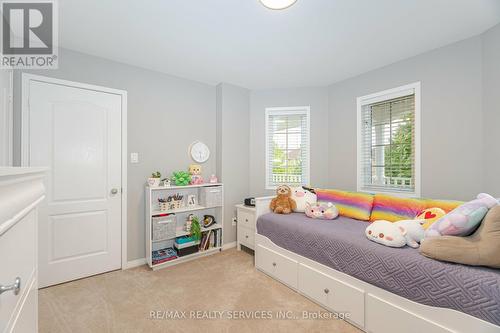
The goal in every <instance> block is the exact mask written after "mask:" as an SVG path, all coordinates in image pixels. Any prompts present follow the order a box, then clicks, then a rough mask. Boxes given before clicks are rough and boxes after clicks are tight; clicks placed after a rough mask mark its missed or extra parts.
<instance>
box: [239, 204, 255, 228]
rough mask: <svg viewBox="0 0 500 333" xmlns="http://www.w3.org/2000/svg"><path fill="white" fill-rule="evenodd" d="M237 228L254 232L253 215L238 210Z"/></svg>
mask: <svg viewBox="0 0 500 333" xmlns="http://www.w3.org/2000/svg"><path fill="white" fill-rule="evenodd" d="M239 227H244V228H249V229H253V230H255V215H254V214H253V213H250V212H248V211H245V210H244V209H238V228H239Z"/></svg>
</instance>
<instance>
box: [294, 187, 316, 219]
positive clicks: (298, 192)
mask: <svg viewBox="0 0 500 333" xmlns="http://www.w3.org/2000/svg"><path fill="white" fill-rule="evenodd" d="M292 199H293V200H295V203H296V205H297V207H295V209H294V210H293V211H294V212H297V213H304V212H305V210H306V203H310V204H315V203H316V194H315V193H314V190H312V189H309V188H307V187H305V188H304V187H302V186H299V187H294V188H292Z"/></svg>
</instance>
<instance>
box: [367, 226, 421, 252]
mask: <svg viewBox="0 0 500 333" xmlns="http://www.w3.org/2000/svg"><path fill="white" fill-rule="evenodd" d="M365 235H366V237H367V238H368V239H369V240H371V241H374V242H376V243H379V244H382V245H385V246H390V247H403V246H405V245H408V246H409V247H412V248H418V247H419V246H420V245H419V243H420V242H421V241H422V240H423V239H424V235H425V232H424V229H423V228H422V226H421V225H420V221H418V220H402V221H398V222H389V221H385V220H378V221H375V222H373V223H372V224H370V225H369V226H368V227H367V228H366V230H365Z"/></svg>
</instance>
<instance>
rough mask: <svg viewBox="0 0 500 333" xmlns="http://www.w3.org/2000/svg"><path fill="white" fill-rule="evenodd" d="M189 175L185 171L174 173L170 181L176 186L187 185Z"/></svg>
mask: <svg viewBox="0 0 500 333" xmlns="http://www.w3.org/2000/svg"><path fill="white" fill-rule="evenodd" d="M189 180H190V175H189V173H188V172H186V171H174V172H173V173H172V181H173V182H174V184H175V185H177V186H186V185H189Z"/></svg>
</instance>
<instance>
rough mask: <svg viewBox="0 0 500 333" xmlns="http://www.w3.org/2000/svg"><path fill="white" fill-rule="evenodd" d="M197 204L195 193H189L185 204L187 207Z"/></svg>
mask: <svg viewBox="0 0 500 333" xmlns="http://www.w3.org/2000/svg"><path fill="white" fill-rule="evenodd" d="M196 205H198V198H197V197H196V194H190V195H188V196H187V206H188V207H195V206H196Z"/></svg>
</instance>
